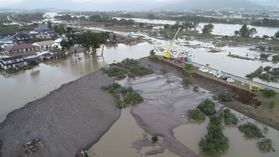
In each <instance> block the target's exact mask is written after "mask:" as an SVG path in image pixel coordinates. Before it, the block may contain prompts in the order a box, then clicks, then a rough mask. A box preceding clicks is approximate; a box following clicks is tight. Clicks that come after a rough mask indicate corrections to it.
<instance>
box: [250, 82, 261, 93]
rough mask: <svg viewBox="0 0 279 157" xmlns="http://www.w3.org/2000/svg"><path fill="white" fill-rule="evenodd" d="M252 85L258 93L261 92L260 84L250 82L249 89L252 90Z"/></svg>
mask: <svg viewBox="0 0 279 157" xmlns="http://www.w3.org/2000/svg"><path fill="white" fill-rule="evenodd" d="M253 87H256V88H257V89H258V90H257V91H258V92H259V93H261V86H259V85H256V84H250V91H253Z"/></svg>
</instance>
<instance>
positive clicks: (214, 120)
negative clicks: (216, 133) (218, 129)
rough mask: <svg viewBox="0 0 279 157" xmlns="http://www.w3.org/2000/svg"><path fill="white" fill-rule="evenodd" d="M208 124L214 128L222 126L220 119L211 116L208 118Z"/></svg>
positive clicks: (219, 117)
mask: <svg viewBox="0 0 279 157" xmlns="http://www.w3.org/2000/svg"><path fill="white" fill-rule="evenodd" d="M210 124H211V125H215V126H220V125H221V124H222V117H221V116H216V115H213V116H211V117H210Z"/></svg>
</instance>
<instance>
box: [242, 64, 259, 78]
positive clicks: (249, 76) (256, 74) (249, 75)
mask: <svg viewBox="0 0 279 157" xmlns="http://www.w3.org/2000/svg"><path fill="white" fill-rule="evenodd" d="M262 72H263V67H262V66H260V67H259V68H258V69H257V70H256V71H254V72H252V73H251V74H247V75H246V76H245V77H247V78H249V79H252V78H255V77H259V76H260V75H261V74H262Z"/></svg>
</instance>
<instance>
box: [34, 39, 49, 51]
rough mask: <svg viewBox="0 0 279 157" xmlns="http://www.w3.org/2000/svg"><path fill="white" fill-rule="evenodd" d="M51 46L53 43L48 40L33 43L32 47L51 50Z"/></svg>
mask: <svg viewBox="0 0 279 157" xmlns="http://www.w3.org/2000/svg"><path fill="white" fill-rule="evenodd" d="M52 44H54V41H52V40H48V41H41V42H36V43H33V44H32V45H34V46H38V47H39V48H40V49H45V48H52Z"/></svg>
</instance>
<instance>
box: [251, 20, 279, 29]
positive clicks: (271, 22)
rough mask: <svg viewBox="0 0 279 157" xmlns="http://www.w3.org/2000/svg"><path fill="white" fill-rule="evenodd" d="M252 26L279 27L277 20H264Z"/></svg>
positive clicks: (253, 23)
mask: <svg viewBox="0 0 279 157" xmlns="http://www.w3.org/2000/svg"><path fill="white" fill-rule="evenodd" d="M251 25H254V26H264V27H279V20H275V19H268V18H264V19H263V20H257V21H254V22H252V23H251Z"/></svg>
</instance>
